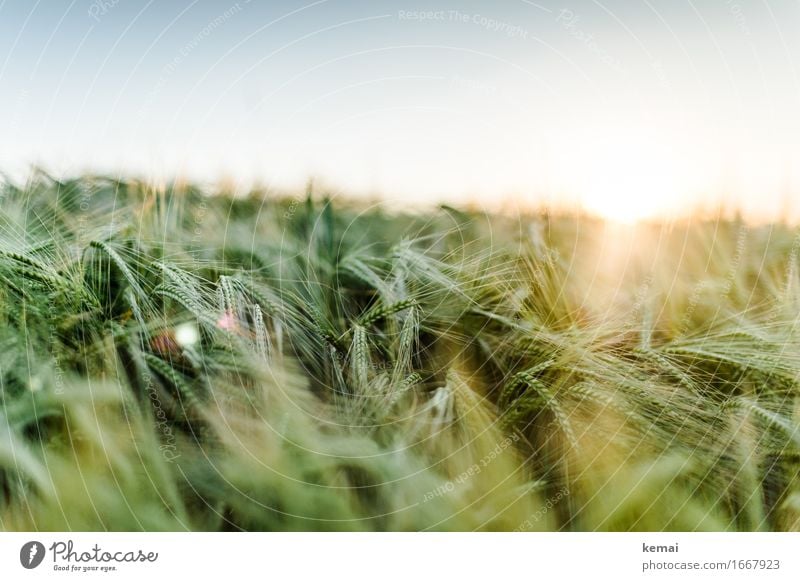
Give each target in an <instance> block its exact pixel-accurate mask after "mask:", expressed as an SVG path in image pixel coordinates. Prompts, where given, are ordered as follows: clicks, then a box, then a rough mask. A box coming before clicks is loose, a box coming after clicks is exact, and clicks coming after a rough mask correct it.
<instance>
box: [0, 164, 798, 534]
mask: <svg viewBox="0 0 800 581" xmlns="http://www.w3.org/2000/svg"><path fill="white" fill-rule="evenodd" d="M799 268H800V230H799V229H798V228H796V227H794V226H791V225H788V224H772V225H756V224H748V223H747V222H745V221H743V220H742V219H739V218H737V217H736V216H731V217H728V218H721V217H720V218H700V217H698V218H696V219H692V220H686V221H673V222H670V223H658V222H646V223H639V224H636V225H618V224H613V223H610V222H604V221H602V220H600V219H597V218H592V217H590V216H588V215H579V214H566V213H564V214H556V213H549V214H548V213H545V212H534V211H530V212H527V213H521V214H519V215H511V214H504V215H501V214H497V215H488V214H485V213H482V212H479V211H475V210H470V209H468V208H451V207H440V208H434V209H430V210H419V209H418V210H416V211H414V212H411V211H408V210H403V209H398V208H393V209H390V208H387V207H385V206H383V205H381V204H380V203H368V202H366V201H364V202H358V201H354V200H348V199H345V198H341V197H339V196H336V197H331V198H328V197H326V196H325V195H324V192H308V193H307V194H303V195H298V196H296V197H291V196H286V197H275V196H265V195H262V194H261V193H260V192H253V193H251V194H247V195H237V196H233V195H230V194H229V193H227V192H224V191H221V192H206V191H203V190H201V189H200V188H197V187H194V186H191V185H184V184H176V185H168V186H164V187H154V186H150V185H148V184H144V183H139V182H136V181H117V180H113V179H110V178H104V177H93V176H86V177H82V178H79V179H75V180H72V181H65V182H58V181H56V180H55V179H53V178H51V177H48V176H46V175H38V174H37V175H34V176H33V177H32V178H31V179H30V181H29V182H28V183H26V184H24V185H19V184H18V185H15V184H13V183H10V182H8V181H7V182H4V183H3V185H2V186H0V529H3V530H10V531H15V530H123V531H140V530H145V531H162V530H175V531H183V530H204V531H219V530H226V531H227V530H278V531H294V530H325V531H327V530H367V531H374V530H379V531H384V530H387V531H423V530H459V531H473V530H496V531H661V530H680V531H718V530H725V531H740V530H741V531H750V530H795V531H796V530H800V479H799V478H798V470H799V469H800V430H798V426H799V425H800V406H799V405H798V403H799V402H798V395H800V329H798V328H797V322H798V316H800V270H799Z"/></svg>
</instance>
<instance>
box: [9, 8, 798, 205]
mask: <svg viewBox="0 0 800 581" xmlns="http://www.w3.org/2000/svg"><path fill="white" fill-rule="evenodd" d="M798 30H800V2H798V1H796V0H780V1H774V0H763V1H755V0H693V1H688V0H669V1H667V0H625V1H622V0H605V1H603V2H598V1H589V0H559V1H558V2H555V1H551V0H541V1H537V2H528V1H526V0H509V1H503V2H490V1H484V2H469V1H448V0H443V1H426V2H422V1H409V2H402V1H401V2H384V1H376V2H354V1H347V0H327V1H326V0H320V1H317V2H292V1H286V2H258V1H256V0H252V1H250V2H247V1H246V0H240V1H239V2H228V1H227V0H226V1H221V2H211V1H208V0H196V1H193V2H192V1H184V0H176V1H170V2H158V3H156V2H146V1H139V0H116V1H115V0H96V1H88V0H74V1H72V2H69V1H62V2H42V1H41V0H39V1H32V0H5V1H3V0H0V87H2V90H0V109H1V110H2V111H3V115H2V116H0V169H2V170H4V171H6V172H10V173H11V174H12V175H17V176H19V175H24V174H25V172H26V171H27V168H29V167H30V164H32V163H36V164H39V165H42V166H44V167H46V168H48V169H50V170H51V171H54V172H57V173H67V174H75V173H78V172H81V171H86V170H90V171H103V172H114V173H119V172H122V173H126V174H137V175H143V176H149V177H170V176H175V175H181V176H184V177H188V178H194V179H200V180H214V179H216V178H219V177H221V176H231V177H234V178H236V179H241V180H244V181H247V180H254V179H258V180H261V181H263V182H266V183H268V184H270V185H273V186H275V187H298V186H300V185H301V184H302V183H303V182H304V181H305V180H306V179H307V178H308V177H310V176H314V177H316V178H317V179H318V180H320V181H321V182H322V183H326V184H329V185H330V186H331V187H334V188H343V189H347V190H349V191H352V192H354V193H382V194H384V195H386V196H388V197H392V196H395V197H400V198H402V199H407V200H430V199H434V198H448V199H456V200H459V199H474V198H476V197H477V198H479V199H484V200H487V199H490V198H497V197H498V196H511V195H515V196H518V199H521V200H530V201H535V200H539V199H549V200H569V199H572V198H575V199H581V200H583V201H584V202H585V203H587V204H588V205H589V206H590V207H592V208H595V209H599V210H600V211H602V208H600V207H599V206H602V205H604V204H605V205H608V206H609V207H611V206H614V205H616V206H617V207H618V208H619V209H622V208H623V207H626V208H633V209H634V210H635V211H636V212H640V213H643V214H644V213H647V212H649V211H656V210H660V209H665V208H668V207H669V206H670V205H672V206H674V205H675V204H676V203H677V202H676V201H681V203H684V202H685V203H688V202H690V201H696V200H698V199H703V196H705V197H707V199H709V200H711V199H715V197H716V198H720V197H727V198H726V199H729V200H736V201H738V202H741V203H743V204H744V205H745V206H751V207H753V208H756V209H761V210H764V209H769V210H770V211H778V210H779V209H780V208H781V207H782V204H784V203H785V200H786V198H787V196H789V197H792V198H800V193H798V192H800V171H798V169H796V168H797V167H798V161H800V115H798V105H800V38H798V36H799V35H798V34H797V32H798ZM650 186H652V187H650ZM642 190H647V191H646V192H643V193H638V192H641V191H642ZM790 201H791V200H790ZM637 204H638V205H637ZM796 206H797V209H798V210H800V200H798V202H797V203H796Z"/></svg>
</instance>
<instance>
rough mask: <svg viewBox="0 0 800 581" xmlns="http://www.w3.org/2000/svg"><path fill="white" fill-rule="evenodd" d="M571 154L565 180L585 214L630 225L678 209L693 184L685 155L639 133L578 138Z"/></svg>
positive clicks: (691, 173)
mask: <svg viewBox="0 0 800 581" xmlns="http://www.w3.org/2000/svg"><path fill="white" fill-rule="evenodd" d="M580 143H581V146H580V147H578V148H576V149H574V150H573V151H572V153H571V161H572V164H574V165H572V166H571V170H570V172H569V173H570V175H567V176H565V177H564V181H565V183H567V184H569V187H570V189H571V190H572V191H573V192H574V193H575V194H576V195H577V197H578V199H579V201H580V204H581V206H582V207H583V208H584V209H585V210H586V211H588V212H590V213H592V214H595V215H598V216H600V217H602V218H605V219H607V220H612V221H616V222H622V223H632V222H636V221H638V220H643V219H648V218H655V217H664V216H668V215H670V214H672V213H674V212H677V211H679V210H680V209H681V208H682V207H684V202H685V201H686V199H687V196H689V195H691V192H692V191H694V190H695V189H696V188H697V187H698V185H697V181H696V180H694V179H693V177H694V176H693V173H694V172H693V171H692V170H691V167H690V164H689V163H688V161H687V160H686V159H685V158H682V157H681V156H679V155H677V154H676V153H675V148H673V147H670V144H668V143H666V142H660V141H657V140H655V139H652V138H647V137H646V136H640V135H627V136H614V137H596V138H592V139H588V138H584V139H582V140H581V141H580Z"/></svg>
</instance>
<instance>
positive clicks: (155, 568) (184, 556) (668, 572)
mask: <svg viewBox="0 0 800 581" xmlns="http://www.w3.org/2000/svg"><path fill="white" fill-rule="evenodd" d="M799 552H800V533H797V534H796V533H753V534H750V533H747V534H745V533H652V534H639V533H383V534H374V533H373V534H368V533H0V574H2V578H3V579H44V578H71V579H114V580H123V579H142V578H155V579H161V578H165V577H166V576H167V575H181V574H187V573H197V574H201V575H203V578H204V579H208V578H211V577H212V576H214V575H225V576H231V575H241V576H245V575H253V574H258V575H259V578H266V579H269V578H276V579H286V578H301V579H312V578H324V579H326V580H328V579H331V580H335V579H347V580H348V581H354V580H360V579H364V580H370V581H374V580H376V579H381V580H382V579H436V578H441V579H445V578H446V579H453V578H458V576H460V575H464V576H467V577H468V578H470V579H473V578H478V577H481V576H487V577H489V576H491V577H495V578H498V576H501V577H499V578H507V577H510V576H512V575H517V576H524V577H525V578H534V577H536V578H542V576H568V578H579V577H578V576H584V575H585V576H589V575H591V576H597V575H601V576H603V577H605V576H608V577H609V578H613V579H651V578H652V579H746V578H750V579H759V580H760V579H775V580H778V579H793V580H794V579H800V567H799V566H798V563H800V555H798V553H799ZM544 578H547V577H544Z"/></svg>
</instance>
